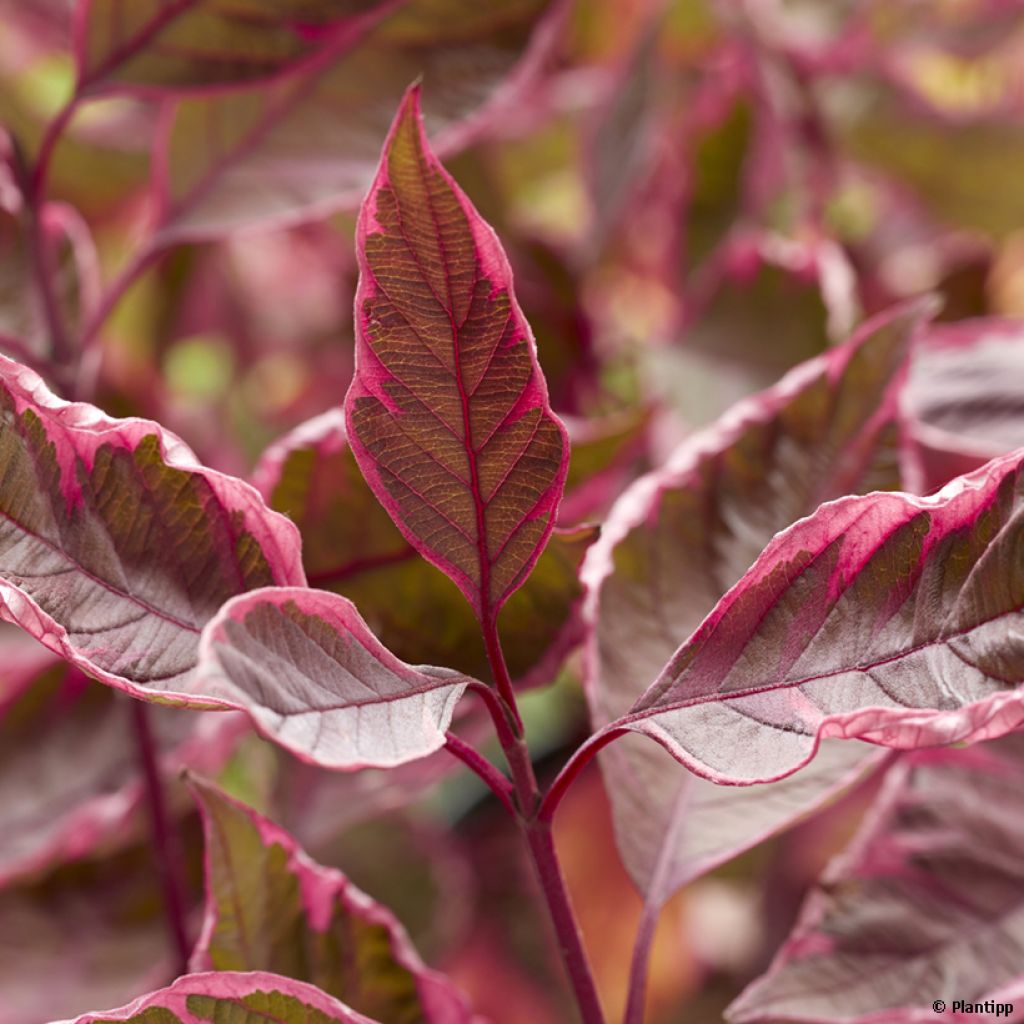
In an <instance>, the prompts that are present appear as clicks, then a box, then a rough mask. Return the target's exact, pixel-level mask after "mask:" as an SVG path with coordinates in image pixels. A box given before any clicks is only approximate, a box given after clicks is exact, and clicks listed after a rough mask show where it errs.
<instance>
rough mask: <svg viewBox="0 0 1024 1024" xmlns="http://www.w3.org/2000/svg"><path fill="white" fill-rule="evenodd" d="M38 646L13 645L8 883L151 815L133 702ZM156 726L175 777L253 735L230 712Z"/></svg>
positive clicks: (5, 744) (9, 660) (4, 726)
mask: <svg viewBox="0 0 1024 1024" xmlns="http://www.w3.org/2000/svg"><path fill="white" fill-rule="evenodd" d="M25 641H26V643H32V641H31V640H30V639H29V638H28V637H27V636H26V637H25ZM32 646H33V651H32V652H30V653H31V655H32V660H31V661H29V662H28V663H27V664H25V663H23V662H22V659H19V657H18V653H19V652H18V651H17V649H13V650H12V647H11V646H10V644H9V643H5V645H4V647H3V663H4V666H5V668H4V678H3V679H2V680H0V885H4V884H7V883H8V882H9V881H10V879H12V878H14V877H18V876H23V875H26V874H29V873H32V872H38V871H39V870H41V868H43V867H44V866H45V865H47V864H50V863H53V862H55V861H58V860H66V859H71V858H76V857H81V856H84V855H85V854H86V853H89V852H90V851H92V850H93V849H95V848H96V847H97V846H99V845H100V844H102V845H103V846H104V848H108V849H109V848H110V847H111V846H112V845H115V844H116V845H119V844H120V843H122V842H123V841H124V839H125V837H126V836H128V835H130V834H131V833H132V831H133V829H137V828H138V827H139V826H140V817H144V815H140V813H139V812H140V811H141V810H142V809H143V808H144V805H145V797H144V793H145V789H144V785H143V780H142V777H141V775H140V773H139V770H138V758H139V755H138V749H137V746H136V742H135V738H134V735H133V731H132V722H131V714H130V711H131V709H130V706H129V702H128V700H127V699H126V698H125V697H123V696H121V695H119V694H117V693H115V692H114V691H113V690H112V689H111V688H110V687H107V686H101V685H100V684H98V683H93V682H90V681H89V680H87V679H86V678H85V677H84V676H83V675H82V674H81V672H80V671H79V670H78V669H76V668H73V667H68V666H66V665H65V664H64V663H63V662H61V661H60V660H58V659H57V658H55V657H54V656H53V655H52V654H50V653H49V652H48V651H46V650H45V649H44V648H42V647H39V646H38V645H37V644H34V643H33V644H32ZM19 662H22V663H21V664H19ZM150 719H151V724H152V729H153V734H154V737H155V739H156V743H157V747H158V752H159V756H160V759H161V762H162V764H163V766H164V767H165V769H166V770H167V772H168V773H169V774H173V773H176V772H178V771H180V770H181V769H182V768H184V767H186V766H189V767H194V768H196V769H197V770H199V771H207V772H212V771H216V770H217V769H219V768H220V766H221V765H222V764H223V763H224V761H225V760H227V758H228V756H229V755H230V753H231V751H232V749H233V747H234V745H235V741H236V740H237V739H238V737H239V736H240V735H241V733H242V732H243V731H244V730H245V729H246V728H247V722H246V721H245V718H244V716H242V715H226V714H222V713H221V714H216V713H207V714H204V713H188V712H185V711H181V710H170V709H163V708H154V709H153V710H152V712H151V715H150ZM68 765H74V771H73V772H69V771H68ZM0 1019H2V1018H0Z"/></svg>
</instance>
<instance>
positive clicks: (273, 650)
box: [194, 587, 479, 768]
mask: <svg viewBox="0 0 1024 1024" xmlns="http://www.w3.org/2000/svg"><path fill="white" fill-rule="evenodd" d="M472 682H473V681H472V680H471V679H468V678H467V677H466V676H463V675H460V674H459V673H458V672H454V671H452V670H451V669H446V668H430V667H428V666H423V667H420V668H413V667H412V666H411V665H406V664H405V662H403V661H400V660H399V659H398V658H396V657H395V656H394V655H393V654H392V653H391V652H390V651H388V650H387V649H386V648H385V647H384V646H383V645H382V644H381V642H380V641H379V640H378V639H377V638H376V637H375V636H374V635H373V633H371V632H370V629H369V627H368V626H367V625H366V623H365V622H364V621H363V619H362V618H361V617H360V615H359V612H358V611H356V608H355V605H353V604H352V602H351V601H348V600H346V599H345V598H343V597H338V596H337V595H335V594H329V593H327V592H326V591H322V590H309V589H305V588H299V587H268V588H266V589H264V590H257V591H254V592H253V593H251V594H243V595H241V596H240V597H237V598H235V599H233V600H231V601H229V602H227V604H225V605H224V607H223V608H222V609H221V610H220V612H218V614H217V616H216V617H215V618H214V619H213V620H212V621H211V622H210V623H209V624H208V625H207V627H206V629H205V630H204V631H203V638H202V643H201V646H200V655H199V667H198V669H197V671H196V680H195V684H194V685H195V686H196V688H197V690H199V691H200V692H203V693H209V694H212V695H213V696H214V697H215V698H217V699H219V700H222V701H224V702H226V703H229V704H231V705H233V706H236V707H240V708H242V709H243V710H245V711H247V712H248V713H249V715H250V717H251V718H252V720H253V722H254V723H255V725H256V727H257V728H258V729H259V730H260V732H262V733H263V734H264V735H265V736H267V737H268V738H270V739H273V740H274V742H276V743H280V744H281V745H282V746H284V747H286V748H287V749H289V750H290V751H292V753H294V754H295V755H296V756H298V757H301V758H302V759H303V760H307V761H311V762H313V763H315V764H319V765H322V766H323V767H326V768H360V767H367V766H370V767H381V768H383V767H389V766H391V765H397V764H402V763H403V762H405V761H411V760H414V759H415V758H417V757H425V756H426V755H427V754H429V753H431V752H433V751H434V750H437V749H438V748H440V747H441V746H443V745H444V741H445V737H444V734H445V730H446V729H447V728H448V725H449V723H450V722H451V718H452V712H453V711H454V708H455V705H456V704H457V703H458V700H459V698H460V697H461V696H462V694H463V692H464V691H465V689H466V687H467V686H469V685H471V684H472ZM477 685H479V684H477Z"/></svg>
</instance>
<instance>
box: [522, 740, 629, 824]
mask: <svg viewBox="0 0 1024 1024" xmlns="http://www.w3.org/2000/svg"><path fill="white" fill-rule="evenodd" d="M625 731H626V730H625V729H622V728H616V729H607V728H606V729H602V730H601V731H600V732H596V733H594V735H593V736H591V737H590V739H589V740H587V742H586V743H584V744H583V746H581V747H580V748H579V749H578V750H577V751H576V752H575V753H574V754H573V755H572V757H570V758H569V760H568V761H567V762H566V764H565V767H564V768H563V769H562V770H561V771H560V772H559V773H558V777H557V778H556V779H555V781H554V782H552V783H551V786H550V787H549V788H548V791H547V793H546V794H545V795H544V800H543V801H542V802H541V805H540V810H539V811H538V812H537V817H538V818H540V819H541V821H548V822H550V821H551V819H552V818H553V817H554V816H555V811H556V810H557V808H558V805H559V804H560V803H561V802H562V797H563V796H565V793H566V790H568V788H569V787H570V786H571V785H572V784H573V782H574V781H575V779H576V778H577V776H578V775H579V774H580V772H581V771H583V769H584V768H586V766H587V765H588V764H590V761H591V758H593V756H594V755H595V754H596V753H597V752H598V751H599V750H600V749H601V748H602V747H606V746H607V745H608V744H609V743H611V742H612V740H614V739H617V738H618V737H619V736H621V735H622V734H623V732H625Z"/></svg>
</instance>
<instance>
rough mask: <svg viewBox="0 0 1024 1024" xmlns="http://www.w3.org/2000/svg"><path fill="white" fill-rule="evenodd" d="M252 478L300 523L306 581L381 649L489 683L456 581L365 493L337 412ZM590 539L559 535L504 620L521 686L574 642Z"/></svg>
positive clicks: (268, 458)
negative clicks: (360, 620)
mask: <svg viewBox="0 0 1024 1024" xmlns="http://www.w3.org/2000/svg"><path fill="white" fill-rule="evenodd" d="M616 440H618V439H617V438H612V439H610V440H606V439H603V438H602V439H601V441H603V442H604V444H601V443H600V442H597V441H595V442H594V443H593V445H592V446H591V447H592V448H593V449H594V450H593V451H591V450H590V449H588V448H587V446H586V445H584V447H583V449H582V450H583V453H584V455H586V454H587V453H588V452H590V455H591V461H592V462H593V461H596V460H597V459H598V458H600V457H601V456H602V455H604V454H605V453H606V452H607V450H608V449H609V448H611V449H612V450H613V451H614V450H615V449H616V448H617V444H616ZM625 443H627V442H623V444H625ZM575 457H576V449H574V450H573V458H574V459H575ZM584 468H585V467H584ZM571 473H572V469H571V468H570V474H571ZM581 475H584V476H585V473H583V472H582V470H581ZM253 480H254V483H255V484H256V486H257V487H258V488H259V490H260V491H261V493H263V494H264V495H265V496H266V499H267V502H268V504H269V505H271V507H273V508H275V509H277V510H278V511H279V512H283V513H284V514H285V515H287V516H288V517H289V519H291V520H292V521H293V522H294V523H295V524H296V526H298V528H299V531H300V532H301V534H302V554H303V561H304V563H305V566H306V571H307V573H308V574H309V580H310V582H311V583H312V584H314V585H315V586H319V587H323V588H325V589H327V590H331V591H333V592H334V593H338V594H341V595H342V596H344V597H347V598H349V600H351V601H353V602H354V603H355V605H356V607H357V608H359V611H360V614H361V615H362V616H363V617H364V618H365V619H366V620H367V622H368V624H369V625H370V627H371V629H372V630H373V632H374V633H375V634H376V635H377V636H378V637H379V638H380V641H381V643H383V644H384V646H385V647H387V649H388V650H389V651H392V652H393V653H394V654H396V655H397V656H398V657H399V658H401V659H402V660H403V661H408V662H410V663H412V664H446V665H448V666H449V667H451V668H455V669H457V670H458V671H460V672H464V673H465V674H466V675H470V676H473V677H474V678H477V679H483V680H488V679H490V672H491V669H490V666H489V664H488V661H487V652H486V651H485V649H484V645H483V640H482V638H481V636H480V626H479V624H478V623H477V621H476V618H475V617H474V615H473V612H472V610H471V609H470V608H469V607H468V606H467V604H466V602H465V601H464V600H463V599H462V596H461V594H460V593H459V591H458V589H457V588H456V587H455V585H454V584H453V583H452V582H451V581H450V580H449V579H448V578H447V577H446V576H445V575H444V574H443V573H441V572H439V571H438V570H437V569H436V568H435V567H434V566H432V565H430V564H429V563H428V562H426V561H424V560H423V559H422V558H420V557H419V556H418V554H417V553H416V551H415V549H414V548H413V547H412V546H411V545H410V544H409V542H408V541H406V539H405V538H404V537H403V536H402V534H401V533H400V532H399V531H398V529H397V527H396V526H395V525H394V523H392V521H391V518H390V517H389V516H388V514H387V513H386V512H385V511H384V509H383V508H381V505H380V503H379V502H378V501H377V499H376V498H375V497H374V496H373V493H372V492H371V491H370V489H369V487H368V486H367V484H366V481H365V480H364V479H363V475H362V474H361V473H360V472H359V467H358V466H357V465H356V461H355V458H354V456H353V455H352V450H351V448H350V447H349V444H348V440H347V438H346V436H345V423H344V416H343V414H342V412H341V410H340V409H339V410H332V411H331V412H327V413H324V414H323V415H322V416H318V417H316V419H313V420H310V421H309V422H308V423H305V424H303V425H302V426H300V427H298V428H297V429H296V430H294V431H293V432H292V433H291V434H289V435H288V436H286V437H284V438H282V439H281V440H280V441H279V442H277V443H276V444H274V445H273V446H272V447H270V448H268V449H267V451H266V452H265V453H264V455H263V457H262V458H261V460H260V463H259V465H258V467H257V469H256V472H255V474H254V477H253ZM583 497H584V498H586V496H585V495H584V496H583ZM596 533H597V531H596V530H595V529H593V528H590V527H583V528H579V529H575V530H556V531H555V532H554V533H553V534H552V536H551V540H550V542H549V543H548V546H547V547H546V548H545V549H544V552H543V553H542V554H541V556H540V559H539V560H538V562H537V565H536V567H535V569H534V571H533V572H532V573H531V574H530V577H529V579H527V581H526V583H525V584H524V585H523V586H522V587H521V588H520V589H519V590H517V591H516V593H515V594H513V595H512V597H511V598H510V599H509V601H508V603H507V604H506V605H505V607H504V609H503V610H502V612H501V615H500V617H499V622H500V625H501V634H502V637H503V638H504V641H505V644H506V647H507V657H508V666H509V671H510V672H511V673H512V677H513V678H514V679H516V680H517V681H518V682H519V683H520V684H521V685H524V686H528V685H530V684H531V683H534V682H536V683H549V682H551V681H552V679H554V677H555V674H556V673H557V671H558V668H559V666H560V665H561V663H562V661H563V660H564V658H565V656H566V654H567V653H568V652H569V651H570V650H571V649H572V648H573V647H575V645H576V644H577V643H578V642H579V641H580V639H581V638H582V622H581V615H580V605H581V604H582V597H583V587H582V585H581V584H580V582H579V578H578V572H579V568H580V565H581V563H582V561H583V556H584V554H585V553H586V550H587V547H588V546H589V544H590V543H591V541H592V540H593V539H594V538H595V536H596ZM396 595H401V600H396V599H395V598H396Z"/></svg>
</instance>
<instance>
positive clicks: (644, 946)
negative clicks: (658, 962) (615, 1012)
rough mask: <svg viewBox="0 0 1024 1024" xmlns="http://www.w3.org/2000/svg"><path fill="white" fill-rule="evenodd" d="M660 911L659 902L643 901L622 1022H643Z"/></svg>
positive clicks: (639, 1023)
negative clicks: (652, 946)
mask: <svg viewBox="0 0 1024 1024" xmlns="http://www.w3.org/2000/svg"><path fill="white" fill-rule="evenodd" d="M660 912H661V905H660V904H658V903H655V902H653V901H652V900H645V901H644V909H643V913H642V914H641V916H640V924H639V925H638V926H637V931H636V942H635V943H634V945H633V959H632V961H631V962H630V965H629V997H628V998H627V1000H626V1012H625V1014H624V1016H623V1018H622V1024H643V1020H644V1003H645V1002H646V999H647V971H648V965H649V964H650V959H651V945H652V943H653V942H654V930H655V928H656V927H657V925H658V916H659V914H660Z"/></svg>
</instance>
